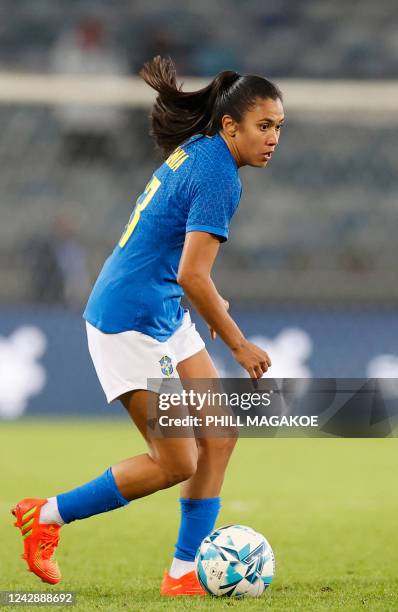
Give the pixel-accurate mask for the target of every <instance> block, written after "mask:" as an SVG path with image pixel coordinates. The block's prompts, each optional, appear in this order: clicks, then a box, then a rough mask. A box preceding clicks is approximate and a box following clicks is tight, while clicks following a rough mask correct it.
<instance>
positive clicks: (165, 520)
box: [0, 420, 398, 612]
mask: <svg viewBox="0 0 398 612" xmlns="http://www.w3.org/2000/svg"><path fill="white" fill-rule="evenodd" d="M144 448H145V447H144V443H143V441H142V440H141V438H140V437H139V434H138V433H137V432H136V431H135V430H134V428H133V427H132V426H131V425H130V424H129V422H128V421H127V420H119V421H110V422H104V421H102V422H100V421H98V422H96V421H81V422H79V421H53V422H45V421H38V420H36V421H20V422H17V423H3V424H1V425H0V474H1V476H0V481H1V489H0V490H1V493H0V496H1V497H0V517H1V521H0V544H1V546H0V590H27V591H55V590H63V591H69V590H70V591H74V592H76V594H77V605H76V606H75V607H74V608H72V610H73V609H77V610H79V611H80V610H107V611H111V610H139V611H146V610H149V611H152V610H155V611H156V610H171V611H173V612H174V611H175V610H264V609H268V608H270V609H273V610H287V611H289V612H291V611H295V610H314V611H318V610H372V611H373V610H383V612H384V611H386V610H397V609H398V531H397V517H398V487H397V484H396V465H397V456H398V442H397V440H395V439H379V440H342V439H311V440H309V439H242V440H240V441H239V443H238V447H237V449H236V451H235V453H234V456H233V458H232V460H231V464H230V467H229V470H228V473H227V477H226V481H225V485H224V490H223V508H222V511H221V515H220V517H219V521H218V525H223V524H228V523H243V524H247V525H250V526H252V527H254V528H255V529H257V530H258V531H260V532H262V533H264V535H265V536H266V537H267V538H268V539H269V541H270V543H271V545H272V546H273V548H274V551H275V555H276V564H277V566H276V567H277V569H276V577H275V579H274V582H273V584H272V585H271V587H270V588H269V589H268V591H266V593H265V594H264V595H263V596H262V597H261V598H260V599H258V600H254V599H251V600H250V599H249V600H232V599H217V598H212V597H205V598H188V597H183V598H177V599H175V598H173V599H171V600H170V599H165V598H162V597H160V595H159V584H160V580H161V576H162V572H163V569H164V568H165V567H166V566H167V565H168V563H169V562H170V559H171V557H172V554H173V545H174V542H175V539H176V532H177V526H178V505H177V499H178V488H173V489H169V490H168V491H162V492H160V493H157V494H155V495H154V496H151V497H148V498H145V499H142V500H138V501H134V502H132V503H131V504H130V505H129V506H128V507H127V508H123V509H122V510H118V511H115V512H112V513H109V514H106V515H101V516H98V517H94V518H92V519H89V520H86V521H81V522H77V523H74V524H72V525H70V526H66V527H65V528H64V529H63V530H62V534H61V545H60V547H59V551H58V554H57V558H58V560H59V563H60V566H61V570H62V573H63V581H62V582H61V584H60V585H58V586H57V587H50V586H49V585H44V583H42V582H40V581H39V580H38V579H37V578H36V577H35V576H34V575H33V574H30V573H28V572H27V571H26V566H25V563H24V562H23V561H22V560H21V558H20V554H21V551H22V538H21V536H20V535H19V533H18V531H17V530H16V529H15V528H13V527H12V518H13V517H11V515H10V514H9V507H10V506H11V504H13V503H14V502H16V501H18V500H19V499H20V498H21V497H27V496H38V497H41V496H43V497H44V496H50V495H54V494H56V493H58V492H61V491H63V490H65V489H69V488H72V487H73V486H75V485H78V484H81V483H83V482H85V481H86V480H88V479H91V478H92V477H94V476H96V475H98V474H99V473H100V472H101V471H103V470H104V469H106V468H107V467H108V466H109V465H111V464H112V463H114V462H116V461H118V460H119V459H122V458H124V457H127V456H130V455H133V454H136V453H138V452H142V451H143V449H144ZM3 609H5V608H3ZM8 609H10V610H11V608H8ZM13 609H15V606H14V608H13ZM46 609H48V608H46ZM57 609H67V608H66V607H62V608H61V607H60V606H58V607H57ZM69 609H70V608H69Z"/></svg>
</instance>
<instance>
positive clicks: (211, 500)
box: [180, 497, 221, 511]
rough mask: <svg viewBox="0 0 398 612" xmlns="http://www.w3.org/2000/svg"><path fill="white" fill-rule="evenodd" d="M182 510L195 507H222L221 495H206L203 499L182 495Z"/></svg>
mask: <svg viewBox="0 0 398 612" xmlns="http://www.w3.org/2000/svg"><path fill="white" fill-rule="evenodd" d="M180 504H181V510H182V511H184V510H193V509H195V510H196V509H198V508H200V509H207V508H209V509H212V510H213V509H217V510H219V509H220V508H221V498H220V497H205V498H201V499H194V498H188V497H180Z"/></svg>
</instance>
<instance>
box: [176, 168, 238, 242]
mask: <svg viewBox="0 0 398 612" xmlns="http://www.w3.org/2000/svg"><path fill="white" fill-rule="evenodd" d="M241 191H242V189H241V185H240V180H239V177H238V175H237V173H235V174H232V173H228V172H226V171H223V169H222V168H218V167H217V165H211V164H205V165H201V166H200V167H199V168H195V169H194V171H193V178H192V182H191V186H190V208H189V212H188V219H187V224H186V233H188V232H207V233H209V234H214V235H215V236H217V237H218V238H219V239H220V241H221V242H225V241H226V240H227V239H228V234H229V224H230V221H231V219H232V216H233V214H234V212H235V211H236V209H237V207H238V205H239V200H240V196H241Z"/></svg>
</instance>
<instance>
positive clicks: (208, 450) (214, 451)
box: [198, 435, 238, 458]
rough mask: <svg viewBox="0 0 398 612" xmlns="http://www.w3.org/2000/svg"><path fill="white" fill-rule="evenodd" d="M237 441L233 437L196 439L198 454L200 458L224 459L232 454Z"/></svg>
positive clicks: (235, 437)
mask: <svg viewBox="0 0 398 612" xmlns="http://www.w3.org/2000/svg"><path fill="white" fill-rule="evenodd" d="M237 441H238V438H237V436H234V435H231V436H230V437H227V438H201V439H198V445H199V452H200V454H201V456H206V457H212V456H213V457H216V458H226V457H229V456H230V455H231V453H232V452H233V450H234V448H235V445H236V442H237Z"/></svg>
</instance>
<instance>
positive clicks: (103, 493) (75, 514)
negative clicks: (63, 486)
mask: <svg viewBox="0 0 398 612" xmlns="http://www.w3.org/2000/svg"><path fill="white" fill-rule="evenodd" d="M57 503H58V511H59V513H60V515H61V517H62V520H63V521H64V522H65V523H70V522H72V521H76V520H77V519H84V518H87V517H89V516H93V515H94V514H100V513H101V512H109V510H115V509H116V508H120V507H121V506H125V505H126V504H128V503H129V502H128V501H127V499H124V497H123V496H122V495H121V494H120V491H119V489H118V488H117V486H116V482H115V479H114V477H113V474H112V468H109V469H108V470H106V472H104V473H103V474H101V476H99V477H98V478H95V480H91V481H90V482H87V483H86V484H84V485H82V486H81V487H77V488H76V489H73V490H72V491H68V493H61V495H57Z"/></svg>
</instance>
